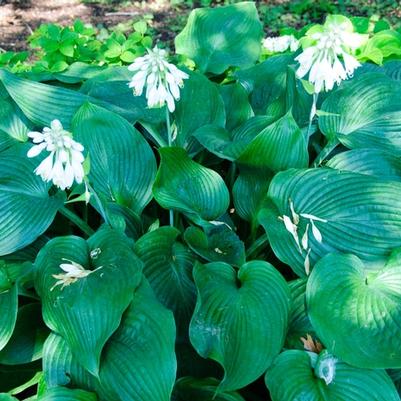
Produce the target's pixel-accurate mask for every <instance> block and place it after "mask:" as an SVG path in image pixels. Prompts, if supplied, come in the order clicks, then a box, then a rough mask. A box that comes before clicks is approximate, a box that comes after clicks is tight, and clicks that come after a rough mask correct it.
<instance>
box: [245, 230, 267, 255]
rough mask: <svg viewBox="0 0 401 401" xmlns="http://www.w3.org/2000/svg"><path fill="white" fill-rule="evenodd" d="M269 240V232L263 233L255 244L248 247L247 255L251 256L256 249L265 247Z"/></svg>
mask: <svg viewBox="0 0 401 401" xmlns="http://www.w3.org/2000/svg"><path fill="white" fill-rule="evenodd" d="M268 242H269V240H268V238H267V234H263V235H261V236H260V237H259V238H258V239H257V240H256V241H254V242H253V244H252V245H251V246H250V247H249V248H248V249H247V251H246V257H247V258H249V257H250V256H252V255H253V254H254V253H255V252H256V251H258V250H260V248H262V247H264V246H265V245H266V244H267V243H268Z"/></svg>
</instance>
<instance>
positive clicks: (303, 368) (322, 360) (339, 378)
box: [265, 350, 400, 401]
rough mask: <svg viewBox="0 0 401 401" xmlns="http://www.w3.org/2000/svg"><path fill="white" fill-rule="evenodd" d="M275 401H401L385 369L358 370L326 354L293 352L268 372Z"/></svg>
mask: <svg viewBox="0 0 401 401" xmlns="http://www.w3.org/2000/svg"><path fill="white" fill-rule="evenodd" d="M265 381H266V385H267V387H268V389H269V391H270V396H271V398H272V400H273V401H303V400H305V401H340V400H341V401H345V400H346V401H373V400H375V401H399V400H400V398H399V396H398V394H397V390H396V388H395V386H394V384H393V382H392V381H391V379H390V377H389V376H388V374H387V373H386V372H385V371H384V370H369V369H359V368H355V367H352V366H350V365H347V364H346V363H344V362H341V361H340V360H338V359H337V358H335V357H333V356H332V355H330V354H327V353H326V352H322V353H321V354H320V355H319V356H318V355H317V354H314V353H311V352H305V351H298V350H291V351H285V352H283V353H282V354H280V355H279V356H278V357H277V358H276V360H275V361H274V364H273V365H272V367H271V368H270V369H269V370H268V371H267V373H266V378H265Z"/></svg>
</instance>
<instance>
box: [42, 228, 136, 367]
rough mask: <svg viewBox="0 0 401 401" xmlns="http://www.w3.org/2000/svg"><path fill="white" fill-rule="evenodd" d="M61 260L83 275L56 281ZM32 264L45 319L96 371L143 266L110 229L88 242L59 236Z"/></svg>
mask: <svg viewBox="0 0 401 401" xmlns="http://www.w3.org/2000/svg"><path fill="white" fill-rule="evenodd" d="M62 263H76V264H79V265H80V266H81V267H82V269H85V270H86V275H85V276H83V277H78V278H77V279H76V280H73V281H72V282H71V281H68V280H64V282H59V281H58V280H60V279H61V280H62V278H60V276H59V275H60V274H61V273H64V271H63V270H62V269H61V268H60V265H61V264H62ZM35 266H36V269H37V278H36V283H35V286H36V289H37V291H38V293H39V295H40V296H41V298H42V307H43V319H44V321H45V323H46V324H47V326H49V328H50V329H51V330H53V331H55V332H56V333H59V334H60V335H61V336H63V338H64V339H65V340H66V341H67V342H68V344H69V345H70V347H71V350H72V352H73V354H74V356H75V357H76V358H77V360H78V361H79V363H80V364H82V366H84V367H85V368H86V369H87V370H88V371H89V372H91V373H92V374H94V375H98V374H99V364H100V354H101V352H102V350H103V347H104V345H105V343H106V341H107V340H108V339H109V338H110V336H111V335H112V334H113V333H114V331H115V330H116V329H117V328H118V326H119V324H120V321H121V317H122V314H123V312H124V311H125V309H126V308H127V306H128V304H129V303H130V302H131V300H132V297H133V294H134V292H133V291H134V289H135V288H136V287H137V286H138V284H139V282H140V279H141V270H142V264H141V262H140V261H139V259H138V258H137V257H136V256H135V254H134V253H133V251H132V249H131V244H130V242H129V241H128V240H127V238H126V237H125V236H124V235H123V234H120V233H118V232H116V231H113V230H111V229H109V228H104V229H102V230H100V231H98V232H97V233H96V234H95V235H93V236H92V237H90V238H89V240H88V242H86V241H85V240H83V239H82V238H79V237H74V236H69V237H58V238H55V239H53V240H51V241H49V242H48V243H47V244H46V245H45V247H44V248H43V249H42V250H41V251H40V252H39V255H38V257H37V259H36V262H35ZM55 276H57V277H55ZM89 331H90V335H84V333H86V332H89Z"/></svg>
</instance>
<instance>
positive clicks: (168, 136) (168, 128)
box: [166, 106, 174, 227]
mask: <svg viewBox="0 0 401 401" xmlns="http://www.w3.org/2000/svg"><path fill="white" fill-rule="evenodd" d="M166 127H167V140H168V146H171V145H172V143H173V139H172V132H171V122H170V112H169V110H168V107H167V106H166ZM169 217H170V226H171V227H174V211H173V210H171V209H170V210H169Z"/></svg>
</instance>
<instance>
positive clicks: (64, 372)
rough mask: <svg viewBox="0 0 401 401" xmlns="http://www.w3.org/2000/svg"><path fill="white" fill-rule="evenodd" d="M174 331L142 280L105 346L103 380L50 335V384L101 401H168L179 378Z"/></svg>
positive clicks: (47, 350)
mask: <svg viewBox="0 0 401 401" xmlns="http://www.w3.org/2000/svg"><path fill="white" fill-rule="evenodd" d="M175 330H176V329H175V325H174V318H173V315H172V313H171V312H170V311H168V310H167V309H166V308H164V306H163V305H161V304H160V302H158V301H157V299H156V298H155V296H154V294H153V292H152V290H151V288H150V286H149V284H148V283H147V282H146V280H143V281H142V283H141V285H140V286H139V287H138V288H137V289H136V291H135V295H134V298H133V300H132V302H131V304H130V306H129V307H128V309H127V311H126V312H125V313H124V316H123V319H122V322H121V325H120V327H119V328H118V330H117V331H116V332H115V333H114V334H113V335H112V337H111V338H110V340H109V341H108V342H107V344H106V346H105V349H104V352H103V354H102V363H101V369H100V374H99V375H100V380H99V381H98V380H96V379H95V378H94V377H93V376H90V375H88V373H86V372H85V371H83V369H82V368H80V366H79V365H78V363H77V360H76V358H75V357H74V356H73V354H72V352H71V349H70V348H69V346H68V345H67V343H66V342H65V341H64V340H63V339H62V338H61V337H59V336H56V335H51V336H50V337H49V339H48V340H47V341H46V344H45V348H44V355H43V356H44V373H45V377H46V382H47V383H48V385H50V386H55V385H65V384H67V383H70V384H71V385H74V386H79V387H81V388H85V389H87V390H90V391H95V392H96V393H97V394H98V396H99V401H126V400H136V401H149V400H152V401H153V400H154V401H169V400H170V397H171V393H172V390H173V385H174V381H175V375H176V360H175V354H174V343H175Z"/></svg>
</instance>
